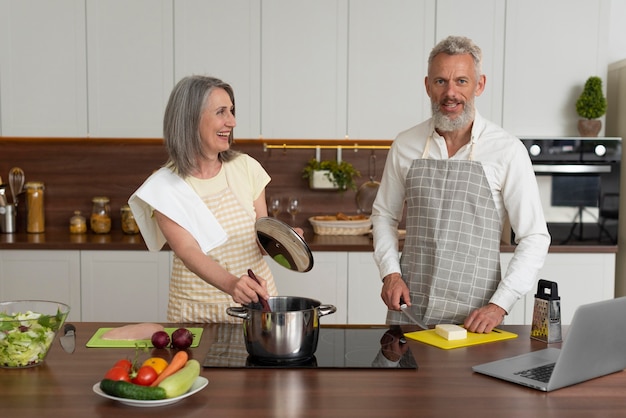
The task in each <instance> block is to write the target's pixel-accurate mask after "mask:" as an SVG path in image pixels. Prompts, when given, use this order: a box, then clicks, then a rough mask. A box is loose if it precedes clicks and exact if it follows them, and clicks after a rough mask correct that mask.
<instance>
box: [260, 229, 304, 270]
mask: <svg viewBox="0 0 626 418" xmlns="http://www.w3.org/2000/svg"><path fill="white" fill-rule="evenodd" d="M255 229H256V233H257V240H258V242H259V245H261V247H263V249H264V250H265V252H266V253H267V254H268V255H269V256H270V257H271V258H272V260H274V261H276V262H277V263H278V264H280V265H281V266H283V267H285V268H287V269H289V270H293V271H298V272H301V273H303V272H307V271H309V270H311V269H312V268H313V254H312V253H311V250H310V249H309V246H308V245H307V244H306V242H305V241H304V239H303V238H302V237H301V236H300V235H299V234H298V233H297V232H296V231H294V230H293V229H292V228H291V227H290V226H289V225H287V224H286V223H284V222H282V221H279V220H278V219H276V218H270V217H265V218H259V219H257V221H256V224H255Z"/></svg>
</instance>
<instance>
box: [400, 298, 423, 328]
mask: <svg viewBox="0 0 626 418" xmlns="http://www.w3.org/2000/svg"><path fill="white" fill-rule="evenodd" d="M400 302H401V305H400V309H402V312H403V313H404V314H405V315H406V316H407V317H408V318H409V319H410V320H411V321H413V323H414V324H415V325H417V326H418V327H420V328H421V329H428V325H426V324H425V323H424V321H422V320H421V319H420V318H418V317H417V316H416V315H415V314H414V313H413V312H412V311H411V308H410V307H408V306H407V304H406V303H404V301H403V300H401V301H400Z"/></svg>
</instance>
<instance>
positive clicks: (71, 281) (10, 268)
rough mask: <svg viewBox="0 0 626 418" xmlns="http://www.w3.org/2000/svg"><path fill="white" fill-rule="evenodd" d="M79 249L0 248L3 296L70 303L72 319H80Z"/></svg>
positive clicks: (3, 297)
mask: <svg viewBox="0 0 626 418" xmlns="http://www.w3.org/2000/svg"><path fill="white" fill-rule="evenodd" d="M80 279H81V277H80V253H79V251H69V250H68V251H64V250H58V251H49V250H28V251H23V250H3V251H0V300H20V299H39V300H53V301H55V302H62V303H65V304H67V305H69V306H70V313H69V315H68V320H69V321H80V320H81V306H82V302H81V295H80V290H81V283H80Z"/></svg>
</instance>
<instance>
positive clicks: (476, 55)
mask: <svg viewBox="0 0 626 418" xmlns="http://www.w3.org/2000/svg"><path fill="white" fill-rule="evenodd" d="M441 53H444V54H448V55H463V54H470V55H471V56H472V59H473V60H474V68H475V69H476V78H478V77H480V75H481V74H482V59H483V53H482V51H481V50H480V48H479V47H478V45H476V44H475V43H474V41H472V40H471V39H469V38H466V37H465V36H448V37H447V38H446V39H444V40H442V41H440V42H439V43H438V44H437V45H435V47H434V48H433V50H432V51H430V56H429V57H428V68H430V65H431V64H432V62H433V59H434V58H435V56H437V55H438V54H441Z"/></svg>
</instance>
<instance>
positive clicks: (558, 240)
mask: <svg viewBox="0 0 626 418" xmlns="http://www.w3.org/2000/svg"><path fill="white" fill-rule="evenodd" d="M521 140H522V142H523V143H524V145H525V146H526V149H527V150H528V154H529V156H530V159H531V161H532V164H533V169H534V171H535V174H536V177H537V183H538V185H539V192H540V194H541V200H542V205H543V210H544V214H545V217H546V221H547V223H548V230H549V231H550V235H551V236H552V243H553V244H563V245H565V244H572V245H575V244H584V245H594V244H598V245H606V244H616V243H617V231H618V214H619V191H620V165H621V164H620V163H621V159H622V140H621V138H614V137H611V138H606V137H601V138H600V137H594V138H587V137H558V138H542V137H532V138H531V137H524V138H521Z"/></svg>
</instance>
